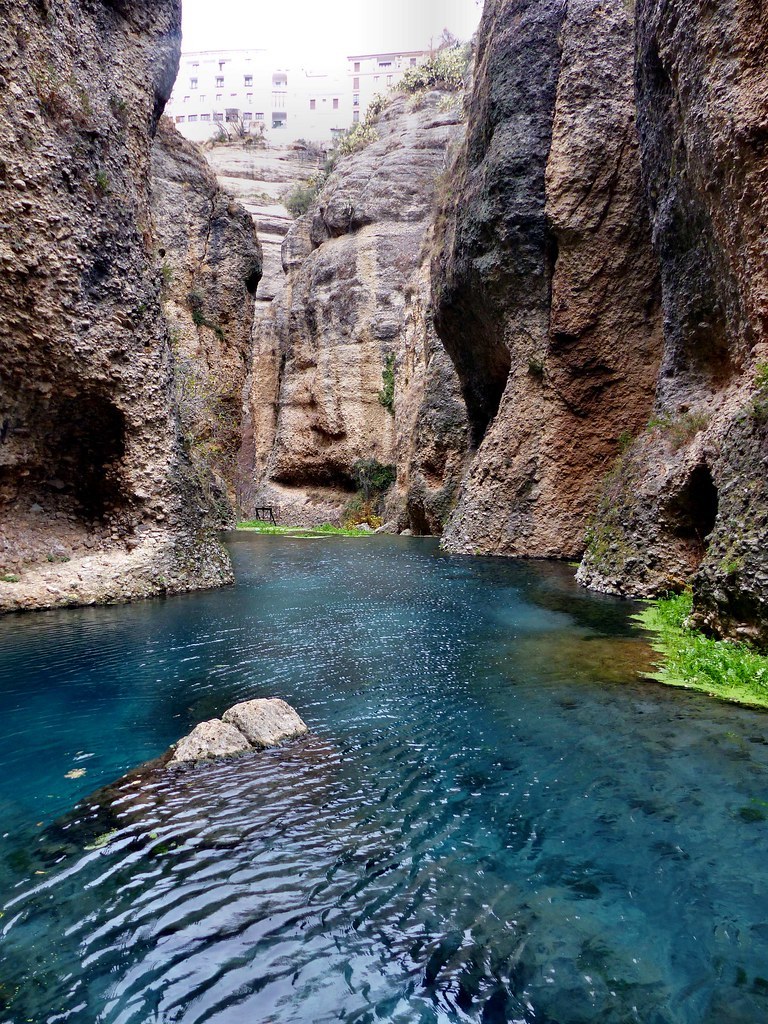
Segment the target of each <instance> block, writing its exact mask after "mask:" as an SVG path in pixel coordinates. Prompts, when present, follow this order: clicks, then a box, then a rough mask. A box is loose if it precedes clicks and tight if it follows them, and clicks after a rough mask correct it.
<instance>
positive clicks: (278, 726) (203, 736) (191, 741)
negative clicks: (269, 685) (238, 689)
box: [167, 697, 308, 764]
mask: <svg viewBox="0 0 768 1024" xmlns="http://www.w3.org/2000/svg"><path fill="white" fill-rule="evenodd" d="M307 731H308V730H307V726H306V724H305V723H304V722H303V721H302V719H301V718H300V717H299V715H298V714H297V712H296V711H294V709H293V708H292V707H291V706H290V704H287V703H286V702H285V701H284V700H280V698H279V697H271V698H269V699H266V700H248V701H243V702H242V703H240V704H235V705H234V707H231V708H230V709H229V710H228V711H225V712H224V715H223V716H222V718H221V719H219V718H213V719H211V720H210V721H208V722H201V723H200V724H199V725H196V726H195V728H194V729H193V730H192V732H191V733H190V734H189V735H188V736H185V737H184V738H183V739H182V740H179V742H178V743H177V744H176V746H175V747H174V748H172V753H171V757H170V759H169V760H168V762H167V763H168V764H179V763H181V762H185V761H204V760H207V759H209V758H213V757H232V756H234V755H236V754H245V753H247V752H248V751H249V750H261V749H263V748H264V747H274V746H277V744H278V743H282V742H283V740H289V739H295V738H296V737H297V736H303V735H304V733H306V732H307Z"/></svg>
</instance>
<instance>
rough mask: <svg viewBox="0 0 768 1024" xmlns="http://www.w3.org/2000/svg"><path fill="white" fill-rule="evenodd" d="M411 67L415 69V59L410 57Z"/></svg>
mask: <svg viewBox="0 0 768 1024" xmlns="http://www.w3.org/2000/svg"><path fill="white" fill-rule="evenodd" d="M411 67H412V68H415V67H416V58H415V57H411Z"/></svg>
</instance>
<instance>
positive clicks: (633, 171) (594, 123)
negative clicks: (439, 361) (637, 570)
mask: <svg viewBox="0 0 768 1024" xmlns="http://www.w3.org/2000/svg"><path fill="white" fill-rule="evenodd" d="M633 55H634V25H633V18H632V12H631V7H630V5H627V4H625V3H624V2H623V0H609V2H607V3H597V2H596V0H573V2H570V3H568V4H567V5H566V4H558V3H552V2H551V0H486V5H485V10H484V15H483V21H482V24H481V28H480V32H479V47H478V54H477V61H476V69H475V80H474V87H473V93H472V97H471V100H470V107H469V128H468V131H467V137H466V142H465V145H464V148H463V150H462V151H461V152H460V154H459V156H458V159H457V162H456V166H455V168H454V172H453V175H452V180H453V182H454V188H455V202H454V206H453V208H452V209H451V208H449V209H448V210H447V211H446V218H445V226H444V229H443V234H444V237H443V243H442V247H441V248H442V251H441V253H440V256H439V258H438V259H436V260H435V262H434V265H433V296H434V304H435V311H436V322H437V329H438V333H439V335H440V337H441V339H442V341H443V342H444V344H445V346H446V348H447V349H448V351H449V353H450V354H451V357H452V358H453V361H454V363H455V365H456V368H457V370H458V373H459V376H460V378H461V382H462V386H463V391H464V395H465V397H466V401H467V407H468V411H469V417H470V422H471V426H472V433H473V441H474V444H475V445H476V449H477V450H476V453H475V456H474V460H473V463H472V466H471V469H470V471H469V474H468V476H467V478H466V480H465V482H464V486H463V488H462V492H461V495H460V498H459V503H458V507H457V509H456V511H455V513H454V514H453V516H452V517H451V519H450V521H449V523H448V526H447V528H446V532H445V543H446V545H447V547H448V548H449V550H453V551H458V552H472V551H479V552H484V553H502V554H510V555H535V556H569V557H573V556H575V555H577V554H579V553H580V551H581V550H582V548H583V537H584V531H585V528H586V525H587V520H588V517H589V515H590V513H591V512H593V510H594V507H595V504H596V500H597V493H598V490H599V486H600V482H601V480H602V478H603V476H604V475H605V472H606V470H607V468H608V466H609V465H610V463H611V461H612V459H613V458H614V457H615V455H616V453H617V451H618V449H619V446H620V439H621V438H622V437H623V436H626V435H631V434H635V433H637V432H638V430H639V429H640V428H641V427H642V426H643V425H644V424H645V423H646V422H647V420H648V416H649V414H650V410H651V406H652V402H653V393H654V386H655V381H656V375H657V368H658V363H659V359H660V353H661V315H660V309H659V286H658V280H657V268H656V263H655V260H654V258H653V254H652V250H651V238H650V227H649V223H648V217H647V213H646V210H645V204H644V200H643V192H642V184H641V178H640V162H639V146H638V135H637V125H636V112H635V109H634V102H633V84H632V65H633Z"/></svg>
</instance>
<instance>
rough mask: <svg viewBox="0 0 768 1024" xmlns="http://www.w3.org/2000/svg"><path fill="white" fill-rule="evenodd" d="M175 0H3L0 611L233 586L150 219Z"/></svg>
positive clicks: (174, 57)
mask: <svg viewBox="0 0 768 1024" xmlns="http://www.w3.org/2000/svg"><path fill="white" fill-rule="evenodd" d="M179 14H180V12H179V4H178V3H177V2H176V0H153V2H151V3H150V2H148V0H136V2H131V3H124V2H122V0H113V2H95V3H85V2H83V0H57V2H56V3H51V2H48V0H13V2H11V0H2V2H0V19H1V20H2V26H3V27H2V31H1V32H0V69H1V70H2V79H1V80H0V136H1V137H2V150H1V151H0V204H2V217H1V218H0V221H1V222H2V223H1V227H0V260H1V261H2V274H0V374H1V375H2V381H1V383H0V503H1V507H2V512H1V518H0V563H1V564H2V570H1V571H2V580H3V581H2V582H0V608H2V609H3V610H8V609H13V608H27V607H48V606H52V605H58V604H79V603H92V602H95V601H115V600H123V599H127V598H130V597H134V596H142V595H147V594H153V593H158V592H162V591H175V590H182V589H188V588H192V587H199V586H211V585H216V584H219V583H221V582H224V581H226V580H227V579H229V578H230V568H229V563H228V560H227V558H226V555H225V553H224V552H223V550H222V549H221V547H220V545H219V544H218V542H217V541H216V540H215V538H214V536H213V534H212V533H211V531H210V529H209V528H208V522H207V513H206V509H205V506H204V503H203V501H202V497H201V493H200V490H199V487H198V484H197V480H196V477H195V474H194V472H193V471H192V469H191V466H190V464H189V460H188V458H187V457H186V455H185V452H184V447H183V443H182V439H181V435H180V431H179V427H178V423H177V418H176V414H175V411H174V402H173V382H172V362H173V358H172V352H171V347H170V344H169V336H168V330H167V326H166V324H165V321H164V319H163V316H162V313H161V310H160V285H161V278H160V273H159V266H158V264H157V262H156V251H155V250H156V241H155V239H154V238H153V235H152V225H151V215H150V206H149V167H150V143H151V138H152V135H153V133H154V131H155V127H156V124H157V120H158V117H159V115H160V113H161V111H162V109H163V105H164V103H165V101H166V98H167V96H168V93H169V92H170V89H171V86H172V83H173V79H174V76H175V74H176V69H177V65H178V52H179V40H180V25H179V20H180V18H179Z"/></svg>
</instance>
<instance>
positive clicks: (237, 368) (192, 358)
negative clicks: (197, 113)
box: [152, 118, 262, 525]
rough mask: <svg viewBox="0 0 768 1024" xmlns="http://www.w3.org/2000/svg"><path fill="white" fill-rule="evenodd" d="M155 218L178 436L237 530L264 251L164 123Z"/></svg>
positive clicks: (242, 216)
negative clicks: (241, 451) (247, 390)
mask: <svg viewBox="0 0 768 1024" xmlns="http://www.w3.org/2000/svg"><path fill="white" fill-rule="evenodd" d="M152 216H153V221H154V235H155V239H156V248H157V253H156V255H157V259H158V261H159V263H160V272H161V274H162V307H163V312H164V314H165V318H166V320H167V321H168V327H169V330H170V338H171V347H172V349H173V356H174V378H175V381H176V398H177V402H178V407H179V414H180V418H181V425H182V430H183V432H184V435H185V438H186V440H187V442H188V446H189V452H190V456H191V458H192V462H193V465H194V467H195V469H196V471H197V474H198V476H199V478H200V480H201V483H202V485H203V488H204V490H205V491H206V493H207V495H209V496H210V497H211V498H212V499H213V501H212V505H213V507H214V508H215V509H216V511H217V513H218V516H219V518H220V520H221V522H222V525H233V524H234V519H235V506H236V504H237V497H238V488H239V486H240V483H241V481H240V480H239V478H238V474H237V453H238V451H239V448H240V438H241V436H242V415H243V387H244V384H245V379H246V376H247V374H248V372H249V370H250V363H251V338H252V330H253V318H254V304H255V295H256V291H257V288H258V286H259V283H260V280H261V271H262V256H261V246H260V245H259V240H258V238H257V236H256V228H255V226H254V223H253V220H252V219H251V216H250V214H249V213H248V211H247V210H246V209H245V208H244V207H243V206H242V205H241V204H240V203H239V202H236V201H235V200H234V199H233V198H232V196H230V195H229V194H228V193H227V192H226V191H225V190H223V189H222V188H221V187H220V186H219V184H218V182H217V179H216V177H215V175H214V174H213V172H212V171H211V170H210V168H209V167H208V164H207V163H206V161H205V158H204V157H203V154H202V153H201V152H200V150H199V149H198V148H197V146H195V145H193V143H191V142H188V141H187V140H186V139H184V138H183V137H182V136H181V135H180V134H179V133H178V132H177V131H176V129H175V128H174V126H173V124H171V122H170V121H169V120H168V119H167V118H161V121H160V125H159V127H158V131H157V135H156V136H155V140H154V143H153V146H152Z"/></svg>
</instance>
